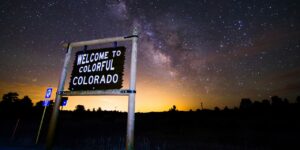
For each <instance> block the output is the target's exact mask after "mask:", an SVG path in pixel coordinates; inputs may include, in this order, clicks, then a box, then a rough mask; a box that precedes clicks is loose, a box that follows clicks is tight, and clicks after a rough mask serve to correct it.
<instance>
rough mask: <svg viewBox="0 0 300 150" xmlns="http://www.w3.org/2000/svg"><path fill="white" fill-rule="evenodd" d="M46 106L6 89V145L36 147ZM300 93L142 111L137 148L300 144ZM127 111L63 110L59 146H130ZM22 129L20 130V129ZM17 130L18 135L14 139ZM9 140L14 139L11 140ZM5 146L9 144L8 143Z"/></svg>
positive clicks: (0, 115) (1, 129)
mask: <svg viewBox="0 0 300 150" xmlns="http://www.w3.org/2000/svg"><path fill="white" fill-rule="evenodd" d="M43 109H44V106H43V102H42V101H39V102H37V103H36V104H35V105H33V103H32V101H31V99H30V98H29V97H28V96H24V97H23V98H19V95H18V94H17V93H16V92H9V93H7V94H4V95H3V97H2V100H1V102H0V120H1V123H0V149H1V148H2V147H3V146H7V145H8V146H11V145H12V146H21V147H23V146H28V145H29V146H32V147H31V148H33V149H36V147H35V146H36V145H35V144H34V140H35V137H36V132H37V129H38V126H39V123H40V119H41V115H42V112H43ZM52 109H53V101H51V103H50V106H48V107H47V110H46V111H47V112H46V116H45V120H44V121H45V122H44V125H43V128H42V132H41V136H40V137H41V139H40V144H45V140H46V134H47V129H48V125H49V120H50V116H51V111H52ZM299 114H300V97H299V96H298V97H297V98H296V100H292V102H290V101H289V100H288V99H285V98H280V97H278V96H273V97H271V98H270V99H269V100H268V99H265V100H261V101H253V100H251V99H249V98H242V99H241V101H240V105H239V106H238V107H235V108H228V107H227V106H226V107H224V108H218V107H215V108H214V109H205V108H199V109H197V110H190V111H179V110H178V108H177V107H176V105H173V106H170V108H169V110H166V111H165V112H150V113H136V118H135V147H136V149H143V150H151V149H165V150H169V149H176V150H178V149H179V150H180V149H184V150H187V149H225V150H227V149H228V150H232V149H236V150H239V149H262V150H269V149H270V150H271V149H299V146H298V145H297V143H298V141H299V138H300V128H299V127H300V117H299ZM126 121H127V113H125V112H118V111H103V110H102V109H101V108H100V107H99V108H96V109H92V110H89V109H86V108H85V107H84V105H77V106H76V108H75V110H74V111H64V110H63V111H60V115H59V118H58V125H57V138H56V141H55V146H56V147H57V148H58V149H124V146H125V141H126V140H125V137H126V123H127V122H126ZM15 129H16V131H15V132H14V130H15ZM12 133H14V138H12ZM8 143H9V144H8ZM2 149H5V148H2Z"/></svg>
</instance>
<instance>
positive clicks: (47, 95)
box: [45, 88, 52, 98]
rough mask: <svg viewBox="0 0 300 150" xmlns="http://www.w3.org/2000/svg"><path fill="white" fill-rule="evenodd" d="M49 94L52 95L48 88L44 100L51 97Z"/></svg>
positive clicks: (50, 89)
mask: <svg viewBox="0 0 300 150" xmlns="http://www.w3.org/2000/svg"><path fill="white" fill-rule="evenodd" d="M51 94H52V88H48V89H47V90H46V95H45V98H50V97H51Z"/></svg>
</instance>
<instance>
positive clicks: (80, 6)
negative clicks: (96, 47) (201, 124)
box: [0, 0, 300, 111]
mask: <svg viewBox="0 0 300 150" xmlns="http://www.w3.org/2000/svg"><path fill="white" fill-rule="evenodd" d="M0 8H1V11H0V28H1V30H0V31H1V34H0V40H1V46H0V54H1V59H0V64H1V65H0V70H1V72H0V81H1V83H0V94H3V93H6V92H8V91H17V92H18V93H20V94H21V95H25V94H27V95H29V96H30V97H32V98H33V100H34V101H38V100H41V99H43V93H44V89H45V88H46V87H47V86H52V87H56V86H57V83H58V80H59V75H60V71H61V67H62V62H63V59H64V53H65V50H64V49H63V48H62V46H61V45H62V44H63V43H67V42H73V41H82V40H91V39H98V38H104V37H114V36H126V35H130V34H131V32H132V27H133V25H135V26H137V27H138V28H139V33H140V34H139V37H140V38H139V49H138V83H137V88H138V89H137V90H138V100H139V102H138V105H137V109H138V110H141V111H151V110H164V109H166V108H167V107H170V106H172V105H173V104H175V105H178V106H179V107H178V108H179V109H183V110H184V109H190V108H192V109H196V108H199V105H200V103H201V102H203V103H204V104H205V106H206V107H209V108H212V107H214V106H220V107H224V106H225V105H227V106H230V107H233V106H237V105H238V103H239V100H240V98H243V97H249V98H251V99H253V100H262V99H267V98H269V97H270V96H272V95H278V96H282V97H287V98H289V99H290V100H291V101H293V100H294V99H295V97H296V96H297V95H300V93H299V90H300V78H299V76H300V28H299V27H300V26H299V25H300V21H299V20H300V14H299V10H300V7H299V2H298V1H296V0H294V1H293V0H286V1H280V0H277V1H275V0H274V1H272V0H249V1H247V0H246V1H243V0H240V1H239V0H228V1H227V0H225V1H218V0H185V1H181V0H153V1H152V0H151V1H150V0H149V1H148V0H146V1H144V0H143V1H142V0H135V1H134V0H128V1H122V0H115V1H94V0H91V1H88V0H85V1H84V0H83V1H71V0H70V1H54V0H53V1H50V0H48V1H21V0H20V1H18V0H12V1H5V2H2V3H1V4H0ZM119 44H120V45H125V46H128V47H129V51H130V43H119ZM105 46H106V47H107V46H111V45H105ZM129 56H130V55H129V54H128V56H126V57H128V58H126V60H127V63H126V64H127V65H126V67H125V68H127V69H126V72H127V74H128V71H129V69H128V68H129V63H128V62H129V58H130V57H129ZM70 68H71V67H70ZM70 71H71V70H70ZM124 78H128V75H126V73H125V77H124ZM125 82H127V81H126V80H125ZM110 105H114V106H115V105H117V104H111V103H110ZM149 105H152V106H149ZM101 106H102V105H101ZM102 107H105V106H102ZM119 107H120V108H121V107H122V106H119ZM90 108H92V106H90ZM110 108H112V107H110ZM125 108H126V107H124V109H125ZM70 109H71V108H70ZM72 109H73V108H72ZM108 109H109V107H108ZM121 109H123V108H121ZM124 109H123V110H124ZM125 110H126V109H125Z"/></svg>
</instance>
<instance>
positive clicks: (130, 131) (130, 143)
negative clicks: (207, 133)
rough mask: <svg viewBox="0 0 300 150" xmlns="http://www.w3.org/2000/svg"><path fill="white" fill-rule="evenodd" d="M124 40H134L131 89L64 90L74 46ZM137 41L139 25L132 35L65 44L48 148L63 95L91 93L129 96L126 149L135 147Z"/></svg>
mask: <svg viewBox="0 0 300 150" xmlns="http://www.w3.org/2000/svg"><path fill="white" fill-rule="evenodd" d="M122 41H132V50H131V61H130V77H129V89H109V90H96V91H93V90H89V91H64V85H65V81H66V77H67V70H68V66H69V64H70V58H71V53H72V48H75V47H81V46H89V45H96V44H105V43H115V42H122ZM137 42H138V30H137V27H134V28H133V32H132V35H130V36H123V37H112V38H104V39H95V40H90V41H80V42H72V43H68V44H64V45H63V47H65V48H67V52H66V54H65V60H64V64H63V68H62V72H61V76H60V81H59V85H58V88H57V92H56V97H55V104H54V108H53V111H52V115H51V120H50V125H49V130H48V135H47V143H46V149H47V150H48V149H49V150H50V149H52V148H53V142H54V139H53V138H54V134H55V129H56V124H57V118H58V114H59V106H60V103H61V98H62V96H90V95H123V96H128V113H127V114H128V116H127V135H126V150H133V149H134V120H135V119H134V118H135V94H136V70H137Z"/></svg>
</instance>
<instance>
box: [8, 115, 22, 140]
mask: <svg viewBox="0 0 300 150" xmlns="http://www.w3.org/2000/svg"><path fill="white" fill-rule="evenodd" d="M19 122H20V118H18V120H17V123H16V126H15V128H14V131H13V134H12V135H11V138H10V141H11V142H12V141H13V140H14V138H15V134H16V131H17V128H18V126H19Z"/></svg>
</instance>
